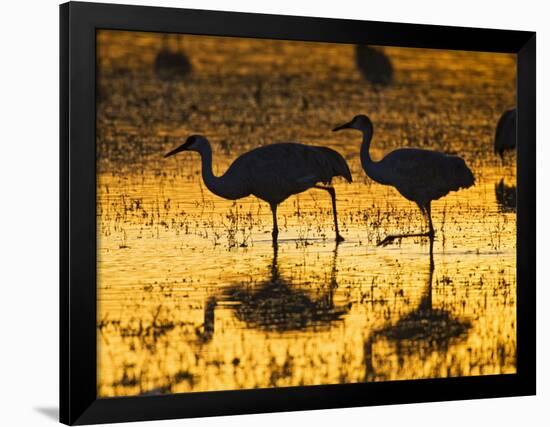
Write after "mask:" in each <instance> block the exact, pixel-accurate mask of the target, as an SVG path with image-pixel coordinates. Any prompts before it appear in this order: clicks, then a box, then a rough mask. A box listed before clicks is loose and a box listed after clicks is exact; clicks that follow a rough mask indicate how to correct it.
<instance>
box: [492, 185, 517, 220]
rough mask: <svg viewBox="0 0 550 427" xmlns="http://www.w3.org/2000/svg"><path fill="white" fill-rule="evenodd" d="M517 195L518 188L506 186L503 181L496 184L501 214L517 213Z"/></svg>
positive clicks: (496, 196) (496, 195)
mask: <svg viewBox="0 0 550 427" xmlns="http://www.w3.org/2000/svg"><path fill="white" fill-rule="evenodd" d="M516 193H517V191H516V186H515V185H506V184H505V183H504V180H503V179H501V180H500V181H499V182H498V183H497V184H495V198H496V200H497V205H498V207H499V208H500V211H501V212H515V211H516V206H517V203H516Z"/></svg>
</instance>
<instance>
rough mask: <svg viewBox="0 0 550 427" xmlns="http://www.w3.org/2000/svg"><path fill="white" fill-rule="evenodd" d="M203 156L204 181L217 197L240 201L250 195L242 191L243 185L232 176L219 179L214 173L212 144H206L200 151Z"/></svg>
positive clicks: (227, 175)
mask: <svg viewBox="0 0 550 427" xmlns="http://www.w3.org/2000/svg"><path fill="white" fill-rule="evenodd" d="M199 154H200V155H201V163H202V165H201V169H202V180H203V181H204V184H205V185H206V188H208V190H210V191H211V192H212V193H214V194H215V195H216V196H219V197H222V198H224V199H228V200H235V199H240V198H241V197H245V196H247V195H248V194H244V193H245V192H244V191H242V188H241V187H242V185H241V183H240V182H239V181H238V180H236V179H234V178H233V177H232V176H231V175H230V174H228V173H226V174H224V175H223V176H220V177H217V176H215V175H214V172H213V171H212V147H211V146H210V144H205V145H204V146H203V147H201V149H200V150H199Z"/></svg>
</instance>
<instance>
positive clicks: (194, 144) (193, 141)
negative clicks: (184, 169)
mask: <svg viewBox="0 0 550 427" xmlns="http://www.w3.org/2000/svg"><path fill="white" fill-rule="evenodd" d="M207 145H208V140H207V139H206V137H204V136H202V135H191V136H190V137H188V138H187V139H186V140H185V142H184V143H183V144H181V145H180V146H179V147H178V148H176V149H174V150H172V151H170V152H169V153H166V154H165V155H164V157H170V156H173V155H174V154H178V153H180V152H182V151H196V152H198V153H200V152H201V151H202V150H203V148H204V147H206V146H207Z"/></svg>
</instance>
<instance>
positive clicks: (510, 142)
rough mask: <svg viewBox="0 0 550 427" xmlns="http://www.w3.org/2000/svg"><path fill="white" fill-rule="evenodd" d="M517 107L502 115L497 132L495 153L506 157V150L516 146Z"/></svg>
mask: <svg viewBox="0 0 550 427" xmlns="http://www.w3.org/2000/svg"><path fill="white" fill-rule="evenodd" d="M516 116H517V114H516V109H515V108H511V109H509V110H506V111H505V112H504V113H502V115H501V116H500V119H499V120H498V123H497V129H496V132H495V153H498V155H499V156H500V158H501V159H502V158H504V152H505V151H508V150H513V149H515V148H516Z"/></svg>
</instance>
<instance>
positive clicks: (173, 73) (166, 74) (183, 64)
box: [154, 34, 192, 80]
mask: <svg viewBox="0 0 550 427" xmlns="http://www.w3.org/2000/svg"><path fill="white" fill-rule="evenodd" d="M176 43H177V49H175V50H174V49H172V48H171V47H170V36H169V35H168V34H164V35H163V37H162V48H161V50H160V51H159V53H158V54H157V56H156V57H155V64H154V67H155V73H156V74H157V76H158V77H159V78H160V79H161V80H180V79H183V78H184V77H185V76H187V75H188V74H189V73H190V72H191V69H192V67H191V62H190V61H189V59H188V58H187V56H186V55H185V54H184V53H183V50H182V48H181V45H180V44H181V36H176Z"/></svg>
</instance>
